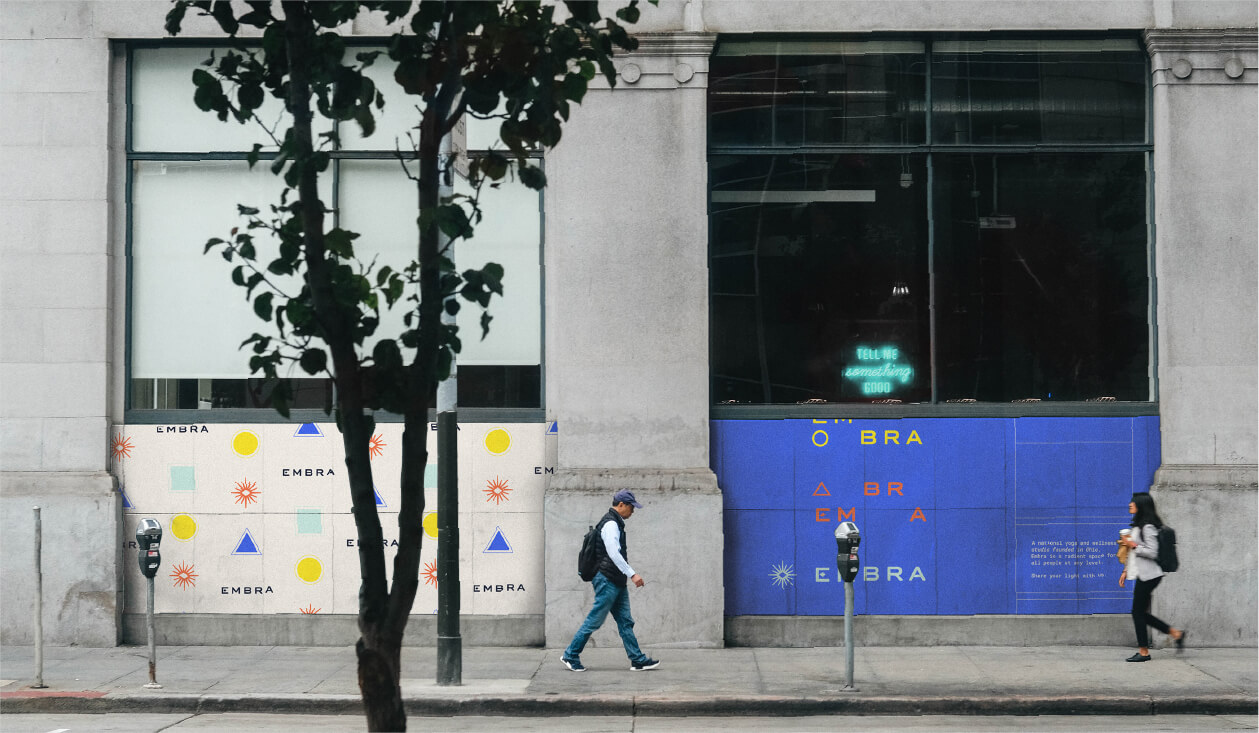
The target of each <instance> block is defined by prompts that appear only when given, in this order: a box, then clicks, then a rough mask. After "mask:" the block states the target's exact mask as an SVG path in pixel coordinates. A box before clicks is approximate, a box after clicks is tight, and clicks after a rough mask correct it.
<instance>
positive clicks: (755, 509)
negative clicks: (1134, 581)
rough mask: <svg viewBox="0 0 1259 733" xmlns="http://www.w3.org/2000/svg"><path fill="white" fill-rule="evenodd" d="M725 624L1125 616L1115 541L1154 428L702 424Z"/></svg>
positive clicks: (1080, 423) (1146, 478)
mask: <svg viewBox="0 0 1259 733" xmlns="http://www.w3.org/2000/svg"><path fill="white" fill-rule="evenodd" d="M712 456H713V470H714V471H715V472H716V474H717V477H718V480H719V482H720V485H721V487H722V490H723V492H724V494H725V522H724V526H725V544H726V547H725V573H726V577H725V585H726V615H729V616H745V615H779V614H782V615H800V616H818V615H820V616H827V615H840V614H842V613H843V583H842V582H841V581H840V579H839V577H838V573H837V572H836V569H835V540H834V532H835V527H836V526H837V523H838V522H841V521H844V520H852V521H855V522H856V523H857V525H858V526H859V527H860V529H861V537H862V540H861V565H862V572H861V575H860V576H859V577H858V580H857V581H856V583H855V584H854V585H855V588H854V590H855V604H856V608H855V611H856V613H859V614H863V613H864V614H928V615H949V614H990V613H1000V614H1010V613H1016V614H1087V613H1126V612H1127V611H1128V610H1129V608H1130V606H1131V589H1130V588H1128V589H1123V588H1120V587H1119V585H1118V582H1119V573H1120V572H1121V571H1122V569H1123V568H1122V566H1121V565H1120V564H1119V562H1118V560H1116V559H1115V549H1116V547H1117V546H1116V544H1115V540H1116V539H1117V538H1118V533H1119V530H1120V529H1122V528H1123V527H1126V526H1127V525H1128V522H1129V517H1128V512H1127V507H1128V500H1129V499H1130V497H1131V495H1132V492H1134V491H1145V490H1147V489H1148V487H1149V485H1150V482H1151V480H1152V479H1153V476H1154V471H1155V470H1156V469H1157V468H1158V466H1159V462H1160V455H1159V424H1158V418H1157V417H1134V418H1128V417H1125V418H1030V417H1023V418H981V419H956V418H932V419H928V418H922V419H918V418H906V419H899V420H851V421H850V420H714V421H713V422H712Z"/></svg>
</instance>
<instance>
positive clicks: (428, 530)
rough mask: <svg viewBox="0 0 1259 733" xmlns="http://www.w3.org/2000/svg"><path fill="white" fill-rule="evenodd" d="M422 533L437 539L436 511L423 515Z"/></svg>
mask: <svg viewBox="0 0 1259 733" xmlns="http://www.w3.org/2000/svg"><path fill="white" fill-rule="evenodd" d="M424 534H426V535H428V536H429V537H432V538H433V539H437V512H429V513H428V514H425V515H424Z"/></svg>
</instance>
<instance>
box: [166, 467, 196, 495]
mask: <svg viewBox="0 0 1259 733" xmlns="http://www.w3.org/2000/svg"><path fill="white" fill-rule="evenodd" d="M170 490H171V491H196V490H197V472H196V469H195V468H194V467H193V466H171V467H170Z"/></svg>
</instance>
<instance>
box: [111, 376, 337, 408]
mask: <svg viewBox="0 0 1259 733" xmlns="http://www.w3.org/2000/svg"><path fill="white" fill-rule="evenodd" d="M286 381H287V382H288V383H289V387H290V388H291V389H292V391H293V396H292V400H291V401H290V404H289V407H290V408H292V409H294V410H329V409H331V408H332V401H333V397H332V380H331V379H289V380H286ZM272 392H273V385H272V383H271V382H269V381H267V380H265V379H133V380H131V408H132V409H133V410H212V409H218V408H227V407H231V408H242V407H246V408H261V409H271V408H272V406H273V404H274V403H273V401H272Z"/></svg>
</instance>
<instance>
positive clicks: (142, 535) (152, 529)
mask: <svg viewBox="0 0 1259 733" xmlns="http://www.w3.org/2000/svg"><path fill="white" fill-rule="evenodd" d="M161 541H162V525H161V524H159V523H158V521H157V520H156V519H148V518H145V519H141V520H140V523H139V524H138V525H136V542H137V543H139V545H140V548H141V549H146V548H148V546H149V545H151V544H153V543H155V542H161Z"/></svg>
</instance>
